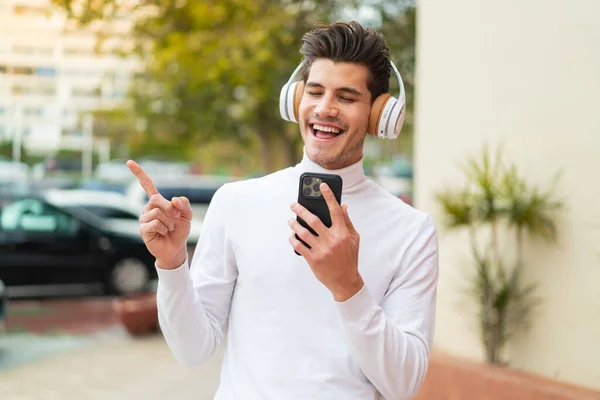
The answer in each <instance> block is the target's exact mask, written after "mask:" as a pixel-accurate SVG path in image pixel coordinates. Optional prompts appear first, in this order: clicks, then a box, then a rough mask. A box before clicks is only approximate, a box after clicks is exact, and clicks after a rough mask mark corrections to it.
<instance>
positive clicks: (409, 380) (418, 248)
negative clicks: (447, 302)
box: [336, 217, 438, 400]
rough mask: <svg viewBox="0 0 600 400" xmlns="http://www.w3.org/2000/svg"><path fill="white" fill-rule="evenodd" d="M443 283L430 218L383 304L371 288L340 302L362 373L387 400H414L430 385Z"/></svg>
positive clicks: (411, 247)
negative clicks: (438, 299) (427, 382)
mask: <svg viewBox="0 0 600 400" xmlns="http://www.w3.org/2000/svg"><path fill="white" fill-rule="evenodd" d="M437 280H438V244H437V234H436V230H435V226H434V224H433V221H432V220H431V217H428V218H427V220H426V222H425V223H424V224H423V225H422V228H421V230H420V232H419V234H418V235H417V236H416V238H415V239H414V242H413V243H412V244H411V246H410V247H409V248H408V251H407V254H406V257H404V258H403V261H402V265H401V267H400V268H398V271H397V274H396V276H394V278H393V280H392V282H391V283H390V285H389V287H388V289H387V291H386V293H385V296H384V298H383V300H382V302H381V304H378V303H377V302H376V301H375V299H374V298H373V297H372V296H371V294H370V293H369V288H368V287H367V286H366V285H364V286H363V287H362V289H361V290H360V291H359V292H358V293H356V294H355V295H354V296H353V297H351V298H350V299H348V300H346V301H343V302H336V305H337V309H338V313H339V315H340V318H341V321H342V326H343V329H344V332H345V334H346V338H347V340H348V343H349V345H350V347H351V349H352V352H353V354H354V356H355V358H356V360H357V362H358V364H359V366H360V368H361V369H362V371H363V373H364V374H365V376H366V377H367V378H368V379H369V380H370V381H371V383H372V384H373V385H374V386H375V387H376V388H377V390H379V392H381V394H382V395H383V396H385V397H386V398H387V399H390V400H391V399H401V400H404V399H412V398H413V397H415V396H416V395H417V393H418V391H419V389H420V388H421V385H422V383H423V381H424V379H425V375H426V373H427V367H428V360H429V352H430V349H431V345H432V341H433V331H434V323H435V307H436V294H437Z"/></svg>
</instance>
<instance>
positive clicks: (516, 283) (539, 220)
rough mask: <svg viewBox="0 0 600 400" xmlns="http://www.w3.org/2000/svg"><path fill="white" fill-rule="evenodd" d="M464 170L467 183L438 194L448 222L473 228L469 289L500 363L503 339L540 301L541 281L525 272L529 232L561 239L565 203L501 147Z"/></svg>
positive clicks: (491, 357)
mask: <svg viewBox="0 0 600 400" xmlns="http://www.w3.org/2000/svg"><path fill="white" fill-rule="evenodd" d="M463 171H464V173H465V176H466V178H467V184H466V186H465V187H464V188H462V189H460V190H445V191H442V192H439V193H437V195H436V198H437V201H438V203H439V205H440V206H441V209H442V212H443V214H444V217H445V222H446V226H447V227H448V228H449V229H466V230H467V231H468V233H469V236H468V237H469V245H470V252H471V256H472V258H473V262H474V267H475V268H473V269H470V270H469V271H470V273H469V274H468V277H467V281H468V291H467V293H468V294H469V295H470V296H471V298H473V299H474V300H476V302H477V316H478V322H479V330H480V335H481V341H482V345H483V346H484V349H485V354H486V359H487V361H488V362H489V363H492V364H499V363H501V362H502V360H501V351H502V349H503V347H504V345H505V344H506V343H507V342H508V340H509V339H510V337H511V335H512V334H513V333H514V332H515V330H516V328H518V327H519V326H521V324H524V323H527V322H528V321H529V319H530V314H531V311H532V310H533V308H534V307H535V305H536V303H537V299H536V297H535V288H536V285H535V284H532V283H530V284H526V283H525V282H524V281H523V278H522V274H523V269H524V268H525V255H524V249H523V247H524V243H525V238H526V235H527V236H528V237H529V238H532V239H536V238H541V239H544V240H546V241H548V242H553V241H556V240H557V227H556V223H555V216H556V212H557V211H559V210H560V209H561V208H562V206H563V203H562V202H561V201H558V200H556V199H554V196H553V190H554V188H553V187H551V188H550V189H547V190H545V191H542V190H540V189H538V188H537V187H535V186H532V185H530V184H528V183H527V181H526V180H525V178H524V177H523V176H522V175H520V174H519V172H518V171H517V168H516V166H515V165H506V164H505V163H504V162H503V160H502V154H501V152H500V151H498V152H497V153H496V156H495V157H494V158H492V157H491V155H490V153H489V149H488V148H487V147H485V148H484V150H483V154H482V157H481V159H479V160H478V159H475V158H471V159H469V160H467V162H466V164H464V166H463ZM555 182H556V181H555ZM503 244H504V245H503ZM511 247H512V248H513V249H514V252H513V253H514V254H513V253H511V252H510V249H511Z"/></svg>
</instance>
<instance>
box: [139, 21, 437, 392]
mask: <svg viewBox="0 0 600 400" xmlns="http://www.w3.org/2000/svg"><path fill="white" fill-rule="evenodd" d="M302 52H303V55H304V61H303V62H304V74H303V76H304V79H303V80H304V83H305V90H304V93H303V94H302V98H301V101H300V105H299V110H298V120H299V122H300V130H301V134H302V138H303V139H304V145H305V151H304V158H303V159H302V161H301V162H300V163H299V164H298V165H296V166H294V167H291V168H287V169H284V170H281V171H278V172H275V173H273V174H271V175H268V176H265V177H262V178H258V179H251V180H247V181H242V182H236V183H230V184H227V185H225V186H223V187H222V188H221V189H220V190H219V191H218V192H217V193H216V194H215V196H214V199H213V200H212V203H211V205H210V208H209V210H208V212H207V214H206V217H205V221H204V230H203V233H202V237H201V239H200V241H199V243H198V246H197V248H196V251H195V254H194V258H193V260H192V263H191V268H188V261H187V256H186V246H185V244H186V237H187V235H188V233H189V229H190V218H191V217H192V214H191V209H190V207H189V202H188V201H187V199H185V198H173V199H171V200H167V199H165V198H163V197H162V196H161V195H160V194H159V193H158V192H157V191H156V188H155V187H154V185H153V184H152V181H151V180H150V178H148V177H147V176H146V174H145V173H144V172H143V171H142V170H141V168H140V167H139V166H138V165H137V164H135V163H134V162H132V161H130V162H129V163H128V165H129V167H130V168H131V170H132V172H133V173H134V174H135V175H136V176H137V177H138V179H139V180H140V183H141V185H142V186H143V187H144V189H145V190H146V191H147V193H148V194H149V195H150V200H149V202H148V204H147V205H146V207H145V209H144V214H143V215H142V217H141V218H140V221H141V228H140V231H141V235H142V237H143V239H144V241H145V242H146V245H147V247H148V249H149V251H150V252H151V253H152V254H153V255H154V256H155V257H156V267H157V269H158V276H159V284H158V293H157V296H158V310H159V318H160V324H161V328H162V330H163V333H164V336H165V338H166V341H167V343H168V345H169V346H170V348H171V350H172V351H173V353H174V355H175V357H176V358H177V359H178V360H179V361H180V362H181V363H182V364H185V365H190V366H192V365H198V364H201V363H203V362H204V361H206V360H207V359H208V358H209V357H211V355H212V354H213V353H214V351H215V349H216V348H217V347H218V346H219V345H220V344H221V342H222V341H223V339H224V336H225V329H226V326H227V348H226V353H225V358H224V362H223V365H222V370H221V381H220V386H219V389H218V391H217V394H216V397H215V398H216V399H222V400H225V399H226V400H239V399H244V400H245V399H256V400H258V399H260V400H265V399H275V400H281V399H335V400H340V399H344V400H351V399H356V400H359V399H360V400H367V399H376V398H380V397H379V396H383V397H384V398H386V399H390V400H391V399H411V398H413V397H414V396H415V395H416V393H417V392H418V390H419V388H420V386H421V384H422V382H423V379H424V377H425V374H426V371H427V365H428V356H429V351H430V348H431V343H432V337H433V330H434V319H435V301H436V285H437V277H438V255H437V239H436V232H435V228H434V225H433V223H432V220H431V218H430V217H429V216H427V215H426V214H424V213H423V212H420V211H417V210H415V209H413V208H411V207H409V206H407V205H406V204H404V203H403V202H402V201H401V200H399V199H397V198H395V197H394V196H392V195H390V194H389V193H387V192H386V191H385V190H384V189H382V188H380V187H379V186H377V185H376V184H375V183H373V182H372V181H371V180H369V179H368V178H367V177H366V176H365V174H364V172H363V167H362V158H363V143H364V140H365V135H366V132H367V128H368V122H369V115H370V113H371V106H372V102H373V100H374V99H375V98H376V97H377V96H379V95H380V94H382V93H386V92H387V91H388V88H389V76H390V60H389V51H388V49H387V46H386V44H385V41H384V39H383V37H382V36H381V35H379V34H377V33H376V32H374V31H372V30H370V29H364V28H363V27H361V26H360V25H359V24H357V23H350V24H345V23H336V24H333V25H329V26H319V27H317V28H315V29H314V30H313V31H311V32H309V33H307V34H306V35H305V36H304V38H303V47H302ZM306 171H311V172H326V173H332V174H337V175H340V176H341V177H342V178H343V191H342V202H343V203H344V205H343V206H340V205H339V204H337V202H336V200H335V197H334V196H333V194H332V192H331V190H329V189H328V188H327V187H326V185H322V187H321V190H322V193H323V196H324V197H325V199H326V200H327V203H328V205H329V208H330V212H331V215H332V222H333V224H332V226H331V228H327V227H325V226H324V225H323V224H322V223H321V222H320V221H319V220H318V218H316V217H315V216H313V215H312V214H311V213H309V212H308V211H307V210H306V209H304V208H303V207H301V206H300V205H298V204H297V203H295V200H296V199H297V195H298V192H297V191H298V182H299V178H300V175H301V174H302V173H303V172H306ZM296 215H298V216H300V217H302V218H303V219H304V220H305V221H307V222H308V223H309V225H310V226H311V227H312V228H313V229H314V230H315V231H316V232H317V234H318V236H314V235H312V234H311V233H310V232H309V231H307V230H306V229H304V228H303V227H302V226H300V225H299V224H298V223H297V222H296V220H295V217H296ZM295 234H298V235H299V236H300V237H301V238H302V239H303V240H304V241H306V242H307V243H308V244H309V245H310V247H311V248H310V249H308V248H307V247H305V246H304V245H303V244H302V243H301V242H300V241H298V240H297V239H296V237H295ZM294 250H296V251H298V252H299V253H300V254H301V257H298V256H297V255H296V254H295V253H294ZM191 384H192V383H191Z"/></svg>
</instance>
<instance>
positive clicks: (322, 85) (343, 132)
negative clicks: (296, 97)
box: [299, 58, 371, 169]
mask: <svg viewBox="0 0 600 400" xmlns="http://www.w3.org/2000/svg"><path fill="white" fill-rule="evenodd" d="M367 77H368V69H367V67H365V66H363V65H360V64H355V63H343V62H342V63H337V64H334V62H333V61H331V60H329V59H324V58H318V59H316V60H315V61H313V63H312V65H311V68H310V73H309V75H308V78H307V80H306V85H305V89H304V94H303V96H302V100H301V101H300V107H299V122H300V131H301V133H302V139H303V140H304V147H305V148H306V153H307V155H308V157H309V158H310V159H311V160H312V161H313V162H314V163H316V164H319V165H320V166H322V167H323V168H327V169H340V168H344V167H347V166H349V165H352V164H354V163H355V162H357V161H359V160H360V158H361V157H362V154H363V144H364V141H365V136H366V132H367V127H368V123H369V114H370V112H371V93H370V92H369V90H368V89H367Z"/></svg>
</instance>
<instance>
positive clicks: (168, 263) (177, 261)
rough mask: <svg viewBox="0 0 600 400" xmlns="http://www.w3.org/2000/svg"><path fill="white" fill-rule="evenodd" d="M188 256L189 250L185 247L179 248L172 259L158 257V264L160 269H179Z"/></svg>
mask: <svg viewBox="0 0 600 400" xmlns="http://www.w3.org/2000/svg"><path fill="white" fill-rule="evenodd" d="M186 258H187V251H186V249H185V248H183V249H181V250H179V251H178V252H177V253H176V254H175V256H174V257H173V258H171V259H170V260H164V259H158V258H157V259H156V266H157V267H158V268H160V269H167V270H171V269H177V268H179V267H181V266H182V265H183V263H184V262H185V260H186Z"/></svg>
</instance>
